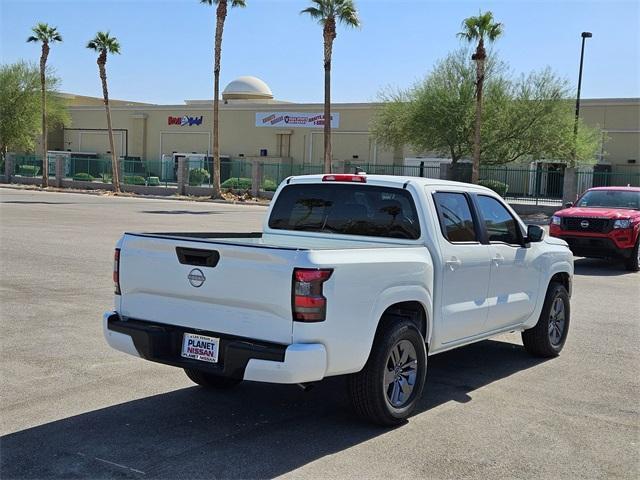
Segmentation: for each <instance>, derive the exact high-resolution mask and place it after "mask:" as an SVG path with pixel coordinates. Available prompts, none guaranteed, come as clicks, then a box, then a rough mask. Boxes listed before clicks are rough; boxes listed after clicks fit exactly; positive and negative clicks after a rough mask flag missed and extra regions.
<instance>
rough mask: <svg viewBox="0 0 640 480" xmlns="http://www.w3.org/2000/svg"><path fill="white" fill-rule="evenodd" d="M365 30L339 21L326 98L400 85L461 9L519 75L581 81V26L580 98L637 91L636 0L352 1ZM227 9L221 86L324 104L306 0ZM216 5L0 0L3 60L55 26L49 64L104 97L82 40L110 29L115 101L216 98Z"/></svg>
mask: <svg viewBox="0 0 640 480" xmlns="http://www.w3.org/2000/svg"><path fill="white" fill-rule="evenodd" d="M356 2H357V5H358V8H359V10H360V16H361V19H362V24H363V25H362V29H361V30H359V31H349V30H346V29H344V28H341V29H340V30H339V32H338V38H337V39H336V42H335V50H334V52H335V54H334V64H333V100H334V101H336V102H359V101H365V102H366V101H373V100H376V98H377V95H378V92H379V91H380V90H381V89H383V88H385V87H386V86H389V85H392V86H398V87H406V86H408V85H410V84H412V83H413V82H414V81H416V80H417V79H419V78H421V77H423V76H424V75H425V74H426V73H427V72H428V71H429V69H430V67H431V66H432V65H433V63H434V61H436V60H437V59H438V58H441V57H443V56H444V55H446V53H447V52H449V51H450V50H453V49H455V48H457V47H458V46H460V41H459V40H458V39H457V38H456V35H455V34H456V32H458V31H459V29H460V22H461V20H462V19H463V18H464V17H467V16H470V15H474V14H477V12H478V10H479V9H482V10H483V11H484V10H491V11H493V13H494V15H495V17H496V18H497V19H498V20H499V21H501V22H503V23H504V24H505V34H504V37H503V38H502V39H500V41H499V43H498V44H497V47H496V48H497V50H498V51H499V53H500V55H501V57H502V58H503V59H504V60H506V61H508V62H509V63H510V65H511V66H512V68H513V69H514V70H515V71H516V72H527V71H530V70H533V69H540V68H543V67H545V66H547V65H549V66H551V67H552V68H553V69H554V70H555V71H556V72H557V73H559V74H560V75H561V76H563V77H566V78H567V79H569V80H570V81H571V82H572V84H574V83H575V82H576V81H577V74H578V60H579V52H580V32H581V31H583V30H588V31H591V32H593V38H592V39H590V40H588V43H587V49H586V57H585V69H584V80H583V98H596V97H638V96H640V72H639V69H640V67H639V65H640V33H639V28H640V2H638V1H637V0H628V1H606V0H601V1H554V0H548V1H535V2H534V1H519V0H510V1H502V2H495V1H483V2H480V1H475V0H458V1H454V0H449V1H440V2H435V1H427V0H356ZM247 4H248V6H247V8H246V9H234V10H232V11H230V15H229V16H228V18H227V23H226V29H225V35H224V45H223V58H222V77H221V84H222V87H224V85H225V84H226V83H228V82H229V81H231V80H232V79H234V78H235V77H238V76H240V75H255V76H258V77H260V78H262V79H263V80H265V81H266V82H267V83H268V84H269V85H270V86H271V88H272V90H273V92H274V94H275V96H276V97H277V98H279V99H283V100H291V101H301V102H307V101H308V102H320V101H322V95H323V93H322V92H323V90H322V85H323V72H322V37H321V30H320V28H319V27H318V26H317V25H316V24H315V23H313V22H312V21H311V20H310V19H309V18H306V17H303V16H301V15H299V13H298V12H299V11H300V10H301V9H302V8H304V7H305V6H306V5H307V4H308V2H307V1H306V0H247ZM214 20H215V11H214V9H213V8H211V7H206V6H204V5H200V4H199V2H198V0H110V1H108V0H66V1H64V0H48V1H42V0H40V1H35V0H34V1H31V0H0V61H1V62H2V63H8V62H14V61H16V60H18V59H29V60H33V61H36V62H37V61H38V58H39V54H40V49H39V47H38V46H36V45H33V44H27V43H25V40H26V38H27V36H28V35H29V30H30V27H31V26H32V25H34V24H35V23H36V22H38V21H44V22H48V23H50V24H52V25H55V26H57V27H58V29H59V30H60V32H61V33H62V35H63V36H64V43H62V44H59V45H54V46H53V48H52V51H51V55H50V57H49V63H50V65H52V66H53V67H55V69H56V70H57V73H58V74H59V75H60V76H61V77H62V80H63V84H62V90H63V91H66V92H72V93H77V94H83V95H92V96H100V95H101V91H100V83H99V79H98V75H97V67H96V64H95V54H94V53H92V52H90V51H89V50H87V49H86V48H84V45H85V43H86V42H87V40H88V39H90V38H91V37H92V36H93V35H94V34H95V32H96V31H98V30H110V31H111V33H112V34H113V35H115V36H117V37H118V39H119V40H120V41H121V44H122V55H120V56H115V57H113V58H110V59H109V63H108V65H107V68H108V76H109V87H110V91H111V95H112V97H113V98H121V99H128V100H138V101H147V102H153V103H182V101H183V100H184V99H205V98H212V96H213V94H212V86H211V85H212V73H211V60H212V55H213V53H212V52H213V46H212V44H213V29H214Z"/></svg>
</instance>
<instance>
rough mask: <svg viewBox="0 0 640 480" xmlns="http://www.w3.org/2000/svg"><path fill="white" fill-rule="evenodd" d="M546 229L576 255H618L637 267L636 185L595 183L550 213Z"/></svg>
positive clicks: (639, 211) (639, 212)
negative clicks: (573, 202)
mask: <svg viewBox="0 0 640 480" xmlns="http://www.w3.org/2000/svg"><path fill="white" fill-rule="evenodd" d="M549 230H550V231H549V233H550V234H551V236H553V237H558V238H561V239H563V240H565V241H566V242H567V243H568V244H569V248H570V249H571V251H572V252H573V254H574V255H576V256H579V257H595V258H614V257H616V258H621V259H623V260H624V262H625V265H626V267H627V270H631V271H633V272H637V271H638V270H639V269H640V253H639V252H638V242H639V241H640V188H638V187H597V188H591V189H589V190H587V191H586V192H584V193H583V194H582V196H581V197H580V198H579V199H578V201H577V202H576V203H575V204H574V205H571V204H567V208H565V209H564V210H560V211H559V212H556V213H555V214H554V215H553V217H551V226H550V229H549Z"/></svg>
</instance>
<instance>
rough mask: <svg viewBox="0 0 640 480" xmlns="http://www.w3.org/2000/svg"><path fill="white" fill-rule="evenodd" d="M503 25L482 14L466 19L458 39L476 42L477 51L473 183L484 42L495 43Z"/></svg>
mask: <svg viewBox="0 0 640 480" xmlns="http://www.w3.org/2000/svg"><path fill="white" fill-rule="evenodd" d="M502 30H503V25H502V23H499V22H495V21H494V19H493V13H491V12H485V13H482V12H480V13H479V14H478V16H477V17H469V18H465V19H464V21H463V22H462V31H461V32H460V33H458V37H460V38H462V39H464V40H466V41H467V42H469V43H473V42H475V41H477V42H478V44H477V45H476V51H475V53H474V54H473V55H472V56H471V59H472V60H474V61H475V62H476V119H475V128H474V139H473V168H472V170H471V182H472V183H478V180H479V178H480V127H481V125H482V87H483V85H484V74H485V61H486V59H487V52H486V51H485V48H484V42H485V40H487V41H488V42H494V41H495V40H496V39H497V38H498V37H500V36H501V35H502Z"/></svg>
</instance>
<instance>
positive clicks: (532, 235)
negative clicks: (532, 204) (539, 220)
mask: <svg viewBox="0 0 640 480" xmlns="http://www.w3.org/2000/svg"><path fill="white" fill-rule="evenodd" d="M543 237H544V230H543V229H542V228H541V227H539V226H538V225H527V238H525V242H526V243H535V242H541V241H542V238H543Z"/></svg>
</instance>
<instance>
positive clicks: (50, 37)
mask: <svg viewBox="0 0 640 480" xmlns="http://www.w3.org/2000/svg"><path fill="white" fill-rule="evenodd" d="M31 32H32V33H33V35H31V36H30V37H29V38H27V42H40V43H42V51H41V53H40V89H41V102H42V107H41V112H42V127H41V128H42V186H43V187H48V186H49V161H48V156H47V151H48V150H47V148H48V146H47V89H46V86H47V80H46V73H47V58H48V57H49V48H50V47H49V45H50V44H52V43H55V42H61V41H62V35H60V33H59V32H58V29H57V28H56V27H51V26H49V24H47V23H38V24H36V26H35V27H33V28H32V29H31Z"/></svg>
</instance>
